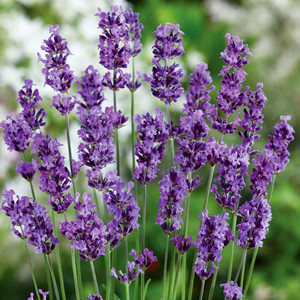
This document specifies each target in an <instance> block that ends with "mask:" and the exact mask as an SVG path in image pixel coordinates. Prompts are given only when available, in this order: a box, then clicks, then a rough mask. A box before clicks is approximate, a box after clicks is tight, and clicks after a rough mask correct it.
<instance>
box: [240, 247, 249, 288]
mask: <svg viewBox="0 0 300 300" xmlns="http://www.w3.org/2000/svg"><path fill="white" fill-rule="evenodd" d="M246 260H247V253H246V257H245V259H244V262H243V265H242V271H241V278H240V287H241V289H243V287H244V278H245V269H246Z"/></svg>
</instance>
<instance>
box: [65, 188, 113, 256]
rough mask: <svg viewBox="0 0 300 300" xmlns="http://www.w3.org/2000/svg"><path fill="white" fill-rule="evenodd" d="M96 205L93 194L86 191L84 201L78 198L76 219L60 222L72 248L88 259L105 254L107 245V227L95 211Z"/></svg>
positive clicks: (75, 207)
mask: <svg viewBox="0 0 300 300" xmlns="http://www.w3.org/2000/svg"><path fill="white" fill-rule="evenodd" d="M78 196H79V195H77V197H78ZM95 207H96V205H95V204H93V201H92V195H91V194H88V193H84V194H83V196H82V203H81V202H79V201H78V200H76V203H75V206H74V209H75V210H76V211H77V212H78V213H77V217H76V220H75V221H65V222H62V223H60V233H61V234H62V235H64V236H65V237H66V238H67V239H69V240H71V245H72V248H73V249H77V250H78V251H79V256H80V258H82V259H84V260H87V261H93V260H95V259H97V258H98V257H99V256H101V255H104V254H105V248H106V247H107V239H106V237H107V228H106V226H105V225H104V224H103V221H102V220H101V219H100V218H99V216H98V213H97V212H95V211H94V208H95Z"/></svg>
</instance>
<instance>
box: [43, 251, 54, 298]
mask: <svg viewBox="0 0 300 300" xmlns="http://www.w3.org/2000/svg"><path fill="white" fill-rule="evenodd" d="M44 262H45V269H46V278H47V284H48V290H49V298H50V300H53V289H52V283H51V276H50V270H49V268H48V262H47V257H46V254H44Z"/></svg>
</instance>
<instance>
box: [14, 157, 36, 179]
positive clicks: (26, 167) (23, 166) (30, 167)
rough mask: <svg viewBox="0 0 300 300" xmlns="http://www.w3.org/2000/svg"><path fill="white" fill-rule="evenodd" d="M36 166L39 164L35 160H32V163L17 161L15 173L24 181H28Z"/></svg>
mask: <svg viewBox="0 0 300 300" xmlns="http://www.w3.org/2000/svg"><path fill="white" fill-rule="evenodd" d="M38 165H39V163H38V161H37V160H36V159H35V158H34V159H33V160H32V162H28V161H26V162H23V161H19V162H18V164H17V168H16V172H17V173H18V174H21V176H22V177H23V178H25V179H26V180H29V181H30V180H32V178H33V176H34V174H35V171H36V169H37V168H38Z"/></svg>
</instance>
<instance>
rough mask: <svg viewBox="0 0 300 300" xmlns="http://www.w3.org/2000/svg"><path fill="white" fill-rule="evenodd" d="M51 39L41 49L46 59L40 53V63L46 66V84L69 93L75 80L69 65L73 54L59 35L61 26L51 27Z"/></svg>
mask: <svg viewBox="0 0 300 300" xmlns="http://www.w3.org/2000/svg"><path fill="white" fill-rule="evenodd" d="M49 32H50V37H49V38H48V40H44V45H42V46H41V49H42V50H43V51H45V52H46V55H45V58H42V56H41V55H40V54H39V53H38V58H39V61H41V62H42V63H43V64H44V68H43V69H42V73H43V74H44V75H45V84H47V85H49V86H51V87H52V88H53V89H54V90H55V91H57V92H60V93H65V92H67V91H68V90H69V89H70V87H71V85H72V82H73V80H74V78H75V76H74V74H73V71H71V70H70V66H69V65H68V64H67V58H68V56H69V55H70V54H71V52H70V50H69V48H68V43H67V41H66V40H65V39H64V38H62V36H61V35H60V33H59V26H58V25H54V26H50V27H49Z"/></svg>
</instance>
